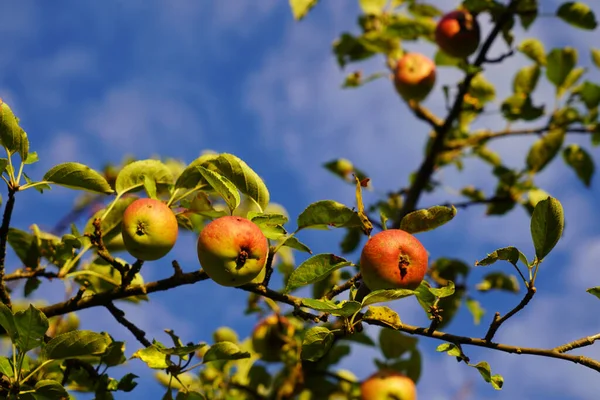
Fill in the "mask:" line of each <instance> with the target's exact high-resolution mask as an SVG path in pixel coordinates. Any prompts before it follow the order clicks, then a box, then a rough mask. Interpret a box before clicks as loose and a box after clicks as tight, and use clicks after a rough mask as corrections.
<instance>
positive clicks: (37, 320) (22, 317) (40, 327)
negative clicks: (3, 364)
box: [14, 304, 49, 353]
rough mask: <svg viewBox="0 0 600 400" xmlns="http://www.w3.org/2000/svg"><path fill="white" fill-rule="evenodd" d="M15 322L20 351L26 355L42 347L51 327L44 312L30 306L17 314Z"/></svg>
mask: <svg viewBox="0 0 600 400" xmlns="http://www.w3.org/2000/svg"><path fill="white" fill-rule="evenodd" d="M14 321H15V327H16V329H17V335H18V338H17V340H16V343H15V344H16V345H17V347H18V348H19V350H21V351H22V352H23V353H26V352H28V351H29V350H32V349H35V348H36V347H39V346H41V345H42V343H43V340H44V334H45V333H46V331H47V330H48V327H49V324H48V318H46V316H45V315H44V313H43V312H41V311H40V310H38V309H37V308H35V307H34V306H33V305H31V304H30V305H29V308H27V309H26V310H24V311H17V312H16V313H15V315H14Z"/></svg>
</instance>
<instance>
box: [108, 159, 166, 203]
mask: <svg viewBox="0 0 600 400" xmlns="http://www.w3.org/2000/svg"><path fill="white" fill-rule="evenodd" d="M146 177H148V178H149V179H152V180H154V182H155V183H156V185H157V186H158V185H171V184H173V173H172V172H171V169H170V168H169V167H167V166H166V165H165V164H163V163H162V162H160V161H159V160H139V161H134V162H132V163H130V164H127V165H126V166H125V167H123V169H122V170H121V171H120V172H119V175H117V180H116V182H115V190H116V191H117V194H119V195H122V194H123V193H126V192H129V191H132V190H139V189H140V188H142V187H143V186H144V182H145V181H146V179H147V178H146Z"/></svg>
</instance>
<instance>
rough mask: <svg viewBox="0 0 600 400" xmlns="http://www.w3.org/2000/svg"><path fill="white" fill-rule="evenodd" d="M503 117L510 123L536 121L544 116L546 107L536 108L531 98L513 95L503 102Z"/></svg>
mask: <svg viewBox="0 0 600 400" xmlns="http://www.w3.org/2000/svg"><path fill="white" fill-rule="evenodd" d="M501 110H502V115H504V117H505V118H506V119H508V120H509V121H517V120H524V121H534V120H536V119H538V118H540V117H541V116H542V115H544V105H541V106H539V107H537V106H534V105H533V102H532V100H531V96H525V95H523V94H522V93H518V94H513V95H512V96H510V97H508V98H507V99H505V100H504V101H503V102H502V105H501Z"/></svg>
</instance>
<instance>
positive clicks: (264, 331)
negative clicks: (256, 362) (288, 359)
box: [252, 314, 295, 362]
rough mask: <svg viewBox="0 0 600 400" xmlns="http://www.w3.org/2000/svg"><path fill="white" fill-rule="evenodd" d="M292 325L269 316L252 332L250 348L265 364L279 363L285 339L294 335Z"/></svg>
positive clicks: (280, 317)
mask: <svg viewBox="0 0 600 400" xmlns="http://www.w3.org/2000/svg"><path fill="white" fill-rule="evenodd" d="M294 331H295V329H294V325H292V324H291V323H290V321H289V320H288V319H287V318H285V317H282V316H278V315H276V314H272V315H269V316H268V317H266V318H265V319H263V320H262V321H260V322H259V323H258V324H257V325H256V326H255V327H254V330H253V331H252V348H253V349H254V351H255V352H256V353H258V354H259V355H260V359H261V360H263V361H267V362H279V361H281V356H282V350H283V347H284V345H285V344H286V338H290V337H292V336H293V335H294Z"/></svg>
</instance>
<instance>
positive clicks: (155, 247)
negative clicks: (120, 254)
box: [121, 199, 179, 261]
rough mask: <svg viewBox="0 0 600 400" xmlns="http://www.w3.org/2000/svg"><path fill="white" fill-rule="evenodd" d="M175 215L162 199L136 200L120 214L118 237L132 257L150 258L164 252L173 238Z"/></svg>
mask: <svg viewBox="0 0 600 400" xmlns="http://www.w3.org/2000/svg"><path fill="white" fill-rule="evenodd" d="M178 230H179V228H178V226H177V218H175V214H173V211H172V210H171V209H170V208H169V207H168V206H167V205H166V204H165V203H163V202H162V201H159V200H154V199H138V200H136V201H134V202H133V203H131V204H130V205H129V206H128V207H127V208H126V209H125V212H124V213H123V227H122V232H121V233H122V236H123V244H124V245H125V249H126V250H127V251H128V252H129V254H131V255H132V256H133V257H135V258H137V259H140V260H144V261H152V260H158V259H159V258H162V257H164V256H166V255H167V253H168V252H169V251H171V249H172V248H173V246H174V245H175V242H176V241H177V233H178Z"/></svg>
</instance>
